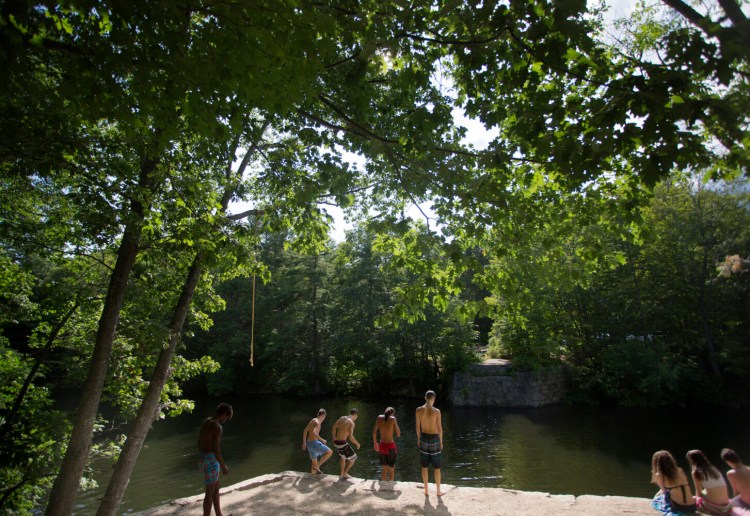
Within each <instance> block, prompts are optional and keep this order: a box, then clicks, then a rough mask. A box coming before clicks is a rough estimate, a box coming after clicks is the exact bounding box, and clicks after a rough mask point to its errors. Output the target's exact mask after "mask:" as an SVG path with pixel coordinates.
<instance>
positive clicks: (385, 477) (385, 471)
mask: <svg viewBox="0 0 750 516" xmlns="http://www.w3.org/2000/svg"><path fill="white" fill-rule="evenodd" d="M380 462H381V463H382V466H381V470H382V471H381V472H380V480H388V464H386V463H385V461H384V460H381V461H380Z"/></svg>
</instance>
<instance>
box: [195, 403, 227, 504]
mask: <svg viewBox="0 0 750 516" xmlns="http://www.w3.org/2000/svg"><path fill="white" fill-rule="evenodd" d="M233 415H234V411H233V410H232V406H231V405H229V404H228V403H222V404H220V405H219V407H218V408H217V409H216V415H214V416H213V417H209V418H208V419H206V420H205V421H203V424H202V425H201V429H200V432H199V433H198V451H200V458H199V460H198V467H200V469H201V471H203V478H204V481H205V484H206V496H205V497H204V498H203V514H204V516H208V515H209V514H211V506H213V508H214V510H215V511H216V516H222V514H221V504H220V502H219V487H220V484H219V471H221V472H222V473H224V474H225V475H226V474H228V473H229V468H228V467H227V465H226V463H225V462H224V457H222V455H221V434H222V433H223V431H224V429H223V428H222V427H221V424H222V423H224V422H226V421H229V420H230V419H232V416H233Z"/></svg>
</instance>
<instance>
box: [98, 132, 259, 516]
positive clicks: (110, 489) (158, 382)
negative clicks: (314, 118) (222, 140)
mask: <svg viewBox="0 0 750 516" xmlns="http://www.w3.org/2000/svg"><path fill="white" fill-rule="evenodd" d="M266 127H268V122H266V123H264V125H263V128H262V129H261V131H260V135H259V136H258V140H257V141H256V142H255V143H254V144H253V146H252V147H251V148H250V149H249V150H248V151H247V153H246V154H245V158H244V159H243V160H242V163H241V164H240V166H239V168H238V170H237V171H236V172H234V173H233V172H232V167H231V162H230V163H229V164H228V165H227V178H229V177H230V176H231V175H232V174H236V177H237V178H241V177H242V174H243V173H244V170H245V169H246V168H247V164H248V162H249V160H250V157H251V153H254V152H255V150H256V149H257V145H258V142H259V141H260V139H261V138H262V135H263V133H264V132H265V129H266ZM239 143H240V135H238V136H237V138H236V140H235V142H234V149H235V152H236V150H237V148H238V145H239ZM232 155H234V152H233V153H232ZM234 192H235V188H234V187H233V183H232V182H231V181H230V185H229V186H228V187H227V188H226V190H225V191H224V195H223V196H222V198H221V213H226V211H227V208H228V207H229V202H230V201H231V199H232V196H233V195H234ZM260 213H261V212H259V211H257V210H250V211H248V212H245V213H244V214H243V215H242V216H243V217H245V216H247V215H250V214H252V215H254V216H256V217H257V216H259V215H260ZM237 218H238V217H234V218H233V220H237ZM202 260H203V255H202V253H198V254H197V255H196V257H195V258H194V259H193V263H192V265H191V266H190V269H189V270H188V275H187V278H186V279H185V283H184V284H183V286H182V293H181V294H180V299H179V300H178V301H177V306H176V307H175V310H174V313H173V314H172V320H171V321H170V323H169V344H168V345H167V347H166V348H162V350H161V351H160V352H159V358H158V359H157V361H156V366H154V372H153V374H152V375H151V381H150V382H149V384H148V388H147V389H146V394H145V396H144V398H143V401H142V402H141V406H140V407H139V408H138V414H137V415H136V418H135V421H133V426H132V428H131V429H130V431H129V432H128V435H127V439H126V440H125V445H124V446H123V449H122V452H121V453H120V457H119V459H118V460H117V464H116V465H115V471H114V473H112V477H111V478H110V479H109V484H108V485H107V491H106V492H105V494H104V498H103V499H102V501H101V503H100V504H99V509H98V510H97V512H96V514H97V515H115V514H117V510H118V509H119V507H120V504H121V503H122V498H123V496H125V491H126V489H127V487H128V482H130V475H131V474H132V472H133V468H134V467H135V463H136V461H137V460H138V455H140V453H141V448H142V447H143V442H144V441H145V440H146V435H147V434H148V431H149V429H150V427H151V423H153V422H154V421H155V420H156V417H157V415H158V410H159V398H160V397H161V392H162V390H163V389H164V385H166V383H167V379H168V378H169V373H170V368H169V366H170V365H171V364H172V358H173V357H174V352H175V350H176V349H177V345H178V344H179V343H180V340H181V338H182V328H183V326H184V324H185V319H186V318H187V313H188V310H189V308H190V304H191V303H192V301H193V295H194V294H195V288H196V286H197V285H198V280H199V279H200V276H201V272H202V267H201V262H202Z"/></svg>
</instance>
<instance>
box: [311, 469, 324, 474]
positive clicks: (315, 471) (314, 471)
mask: <svg viewBox="0 0 750 516" xmlns="http://www.w3.org/2000/svg"><path fill="white" fill-rule="evenodd" d="M322 473H323V472H322V471H320V468H313V470H312V474H313V475H321V474H322Z"/></svg>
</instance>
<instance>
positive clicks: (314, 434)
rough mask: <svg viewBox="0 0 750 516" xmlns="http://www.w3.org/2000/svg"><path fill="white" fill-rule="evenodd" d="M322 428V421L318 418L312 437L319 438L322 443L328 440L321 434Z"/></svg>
mask: <svg viewBox="0 0 750 516" xmlns="http://www.w3.org/2000/svg"><path fill="white" fill-rule="evenodd" d="M320 430H321V428H320V422H319V421H318V420H317V419H316V420H315V424H314V425H313V431H312V437H313V439H317V440H318V441H320V442H321V443H323V444H325V443H326V442H327V441H326V440H325V439H323V438H322V437H321V436H320Z"/></svg>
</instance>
